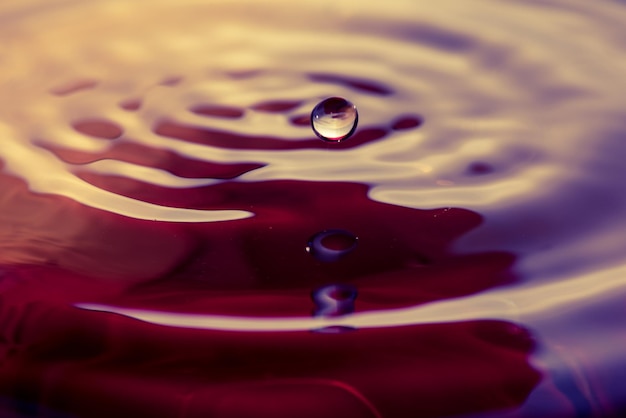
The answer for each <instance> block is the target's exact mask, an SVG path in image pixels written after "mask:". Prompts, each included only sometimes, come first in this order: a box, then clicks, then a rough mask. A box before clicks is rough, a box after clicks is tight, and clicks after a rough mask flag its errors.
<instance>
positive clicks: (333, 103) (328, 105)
mask: <svg viewBox="0 0 626 418" xmlns="http://www.w3.org/2000/svg"><path fill="white" fill-rule="evenodd" d="M358 121H359V114H358V112H357V110H356V106H355V105H354V104H352V103H350V102H349V101H347V100H346V99H342V98H341V97H330V98H328V99H325V100H322V101H321V102H320V103H318V104H317V106H315V107H314V108H313V111H312V112H311V127H312V128H313V132H315V134H316V135H317V136H319V137H320V138H321V139H323V140H324V141H328V142H341V141H343V140H345V139H348V138H349V137H350V136H351V135H352V134H353V133H354V131H355V130H356V126H357V123H358Z"/></svg>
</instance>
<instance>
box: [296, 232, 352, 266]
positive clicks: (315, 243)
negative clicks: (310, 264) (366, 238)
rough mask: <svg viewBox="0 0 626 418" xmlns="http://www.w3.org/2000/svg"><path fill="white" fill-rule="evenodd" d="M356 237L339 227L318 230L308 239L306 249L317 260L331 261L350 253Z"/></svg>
mask: <svg viewBox="0 0 626 418" xmlns="http://www.w3.org/2000/svg"><path fill="white" fill-rule="evenodd" d="M357 240H358V238H357V237H356V236H355V235H353V234H351V233H350V232H347V231H344V230H341V229H330V230H326V231H322V232H318V233H317V234H315V235H313V236H312V237H311V238H310V239H309V243H308V245H307V247H306V251H307V252H308V253H309V254H311V255H312V256H313V257H315V258H316V259H317V260H319V261H322V262H324V263H332V262H335V261H338V260H340V259H341V258H343V257H345V256H346V255H347V254H349V253H351V252H352V251H353V250H354V249H355V248H356V244H357Z"/></svg>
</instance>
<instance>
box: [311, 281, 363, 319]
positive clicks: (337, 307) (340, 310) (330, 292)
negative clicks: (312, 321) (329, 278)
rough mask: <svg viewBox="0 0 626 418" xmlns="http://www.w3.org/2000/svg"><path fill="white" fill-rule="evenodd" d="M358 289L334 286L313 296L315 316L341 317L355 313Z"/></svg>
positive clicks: (344, 285)
mask: <svg viewBox="0 0 626 418" xmlns="http://www.w3.org/2000/svg"><path fill="white" fill-rule="evenodd" d="M356 297H357V290H356V287H354V286H352V285H349V284H344V283H342V284H332V285H328V286H324V287H322V288H319V289H317V290H315V291H314V292H313V293H312V294H311V298H312V299H313V302H315V310H314V311H313V315H314V316H341V315H346V314H349V313H352V312H354V301H355V299H356Z"/></svg>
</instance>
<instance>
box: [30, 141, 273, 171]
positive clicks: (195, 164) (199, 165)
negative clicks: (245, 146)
mask: <svg viewBox="0 0 626 418" xmlns="http://www.w3.org/2000/svg"><path fill="white" fill-rule="evenodd" d="M39 146H41V147H43V148H45V149H47V150H49V151H51V152H52V153H54V154H55V155H56V156H57V158H59V159H61V160H63V161H65V162H66V163H69V164H88V163H92V162H94V161H99V160H104V159H113V160H119V161H125V162H129V163H132V164H137V165H142V166H146V167H152V168H159V169H161V170H165V171H168V172H170V173H172V174H175V175H177V176H179V177H185V178H215V179H232V178H236V177H239V176H240V175H242V174H244V173H247V172H249V171H252V170H255V169H257V168H260V167H263V166H264V165H265V164H258V163H233V164H227V163H217V162H209V161H201V160H194V159H191V158H188V157H185V156H183V155H180V154H177V153H175V152H174V151H170V150H165V149H158V148H153V147H148V146H145V145H142V144H137V143H133V142H128V141H116V142H115V143H113V144H112V145H111V147H109V148H108V149H106V150H105V151H102V152H86V151H79V150H74V149H70V148H62V147H58V146H55V145H53V144H49V143H47V142H41V143H39Z"/></svg>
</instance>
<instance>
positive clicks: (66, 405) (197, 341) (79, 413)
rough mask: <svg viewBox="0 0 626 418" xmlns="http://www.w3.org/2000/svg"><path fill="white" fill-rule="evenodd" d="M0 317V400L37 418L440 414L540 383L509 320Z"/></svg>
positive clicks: (73, 313) (28, 307) (508, 400)
mask: <svg viewBox="0 0 626 418" xmlns="http://www.w3.org/2000/svg"><path fill="white" fill-rule="evenodd" d="M64 284H65V283H63V282H60V283H59V285H64ZM33 291H36V289H34V290H33ZM1 312H2V316H3V321H2V323H3V327H2V331H1V334H0V335H1V336H2V339H1V340H0V341H1V342H0V347H2V351H1V352H2V354H1V357H0V371H1V373H0V396H2V397H3V398H5V399H9V400H12V401H13V402H14V405H15V408H16V409H17V408H20V407H21V408H24V405H29V406H30V412H32V413H33V416H37V414H38V413H39V412H40V411H42V410H46V409H50V410H56V411H59V412H63V413H67V414H68V415H69V416H72V417H81V418H100V417H102V418H105V417H107V418H108V417H111V416H137V417H145V418H161V417H163V418H171V417H185V418H196V417H198V418H200V417H207V416H209V417H215V418H243V417H251V416H254V417H272V418H280V417H285V418H291V417H294V416H299V417H311V418H313V417H316V418H317V417H319V416H325V417H329V418H332V417H338V418H339V417H341V418H344V417H392V418H414V417H417V416H419V417H443V416H449V415H457V414H468V413H479V412H488V411H497V410H501V409H504V408H515V407H516V406H519V405H520V404H521V403H523V402H524V400H525V399H526V397H527V396H528V394H529V392H530V391H531V390H532V389H533V388H534V387H535V385H536V384H537V383H538V382H539V380H540V374H539V373H538V372H537V371H536V370H534V369H533V368H532V367H531V366H530V365H529V362H528V359H529V354H530V352H531V350H532V349H533V345H534V344H533V342H532V337H531V336H530V335H529V334H528V332H527V331H526V330H525V329H523V328H520V327H518V326H516V325H513V324H510V323H506V322H498V321H477V322H465V323H454V324H436V325H435V324H433V325H421V326H405V327H392V328H383V329H359V330H354V331H351V332H344V333H340V334H329V333H316V332H309V331H302V332H282V333H280V332H267V333H254V332H225V331H210V330H194V329H182V328H175V327H164V326H158V325H152V324H147V323H143V322H141V321H137V320H134V319H130V318H126V317H122V316H119V315H116V314H109V313H103V312H89V311H83V310H79V309H76V308H73V307H70V306H63V305H58V304H54V303H50V302H44V301H41V302H32V303H27V304H19V303H16V302H15V300H14V299H9V298H8V297H7V298H3V300H2V311H1ZM7 318H10V319H11V321H7V320H6V319H7ZM9 405H10V403H9Z"/></svg>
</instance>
